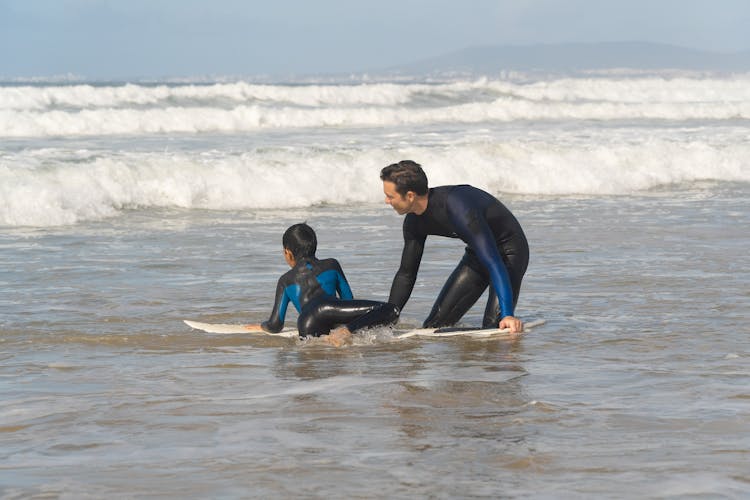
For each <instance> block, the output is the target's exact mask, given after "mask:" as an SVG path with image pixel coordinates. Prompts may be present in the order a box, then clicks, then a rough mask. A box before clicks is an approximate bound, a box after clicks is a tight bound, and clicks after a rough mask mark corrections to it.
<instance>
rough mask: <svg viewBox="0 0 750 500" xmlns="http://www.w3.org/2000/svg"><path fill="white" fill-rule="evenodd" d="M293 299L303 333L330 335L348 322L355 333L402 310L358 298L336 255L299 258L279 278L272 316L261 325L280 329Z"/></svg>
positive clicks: (389, 320)
mask: <svg viewBox="0 0 750 500" xmlns="http://www.w3.org/2000/svg"><path fill="white" fill-rule="evenodd" d="M337 294H338V297H337V296H336V295H337ZM290 302H291V303H292V304H293V305H294V307H295V308H296V309H297V312H299V318H298V319H297V329H298V330H299V334H300V336H301V337H304V336H308V335H312V336H316V337H317V336H319V335H326V334H328V333H329V332H330V331H331V329H333V328H334V327H336V326H337V325H345V326H346V327H347V328H348V329H349V331H350V332H352V333H354V332H355V331H356V330H360V329H362V328H367V327H373V326H380V325H386V324H390V323H393V322H395V321H396V319H397V318H398V314H399V310H398V308H396V306H394V305H393V304H388V303H385V302H377V301H374V300H354V299H353V296H352V290H351V288H350V287H349V283H348V282H347V281H346V277H345V276H344V271H343V270H342V269H341V265H339V263H338V261H337V260H336V259H324V260H318V259H316V258H315V257H306V258H301V259H299V261H298V262H297V263H296V264H295V266H294V267H293V268H292V269H291V270H290V271H288V272H287V273H285V274H284V275H283V276H281V278H279V283H278V285H276V300H275V302H274V305H273V311H271V317H270V318H269V319H268V321H264V322H263V323H262V324H261V327H262V328H263V329H264V330H265V331H267V332H271V333H276V332H280V331H281V329H282V328H283V327H284V317H285V316H286V311H287V307H288V306H289V303H290Z"/></svg>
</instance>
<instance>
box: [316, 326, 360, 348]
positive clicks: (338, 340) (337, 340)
mask: <svg viewBox="0 0 750 500" xmlns="http://www.w3.org/2000/svg"><path fill="white" fill-rule="evenodd" d="M321 338H322V339H323V341H324V342H326V343H328V344H331V345H332V346H334V347H341V346H342V345H345V344H351V343H352V332H350V331H349V329H348V328H347V327H345V326H340V327H339V328H336V329H335V330H332V331H331V333H329V334H328V335H324V336H322V337H321Z"/></svg>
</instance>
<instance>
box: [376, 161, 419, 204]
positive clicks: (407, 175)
mask: <svg viewBox="0 0 750 500" xmlns="http://www.w3.org/2000/svg"><path fill="white" fill-rule="evenodd" d="M380 180H381V181H389V182H392V183H394V184H395V185H396V192H397V193H398V194H400V195H401V196H404V195H405V194H406V193H408V192H409V191H414V192H415V193H416V194H418V195H419V196H424V195H426V194H427V174H425V173H424V170H422V166H421V165H420V164H419V163H417V162H415V161H411V160H402V161H400V162H398V163H393V164H391V165H388V166H387V167H385V168H384V169H383V170H381V171H380Z"/></svg>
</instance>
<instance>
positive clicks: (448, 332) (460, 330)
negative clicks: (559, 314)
mask: <svg viewBox="0 0 750 500" xmlns="http://www.w3.org/2000/svg"><path fill="white" fill-rule="evenodd" d="M183 322H184V323H185V324H186V325H188V326H189V327H191V328H195V329H196V330H201V331H204V332H207V333H220V334H238V333H249V334H261V335H269V336H271V337H283V338H294V337H298V336H299V332H298V331H297V330H295V329H294V328H285V329H283V330H282V331H280V332H279V333H268V332H267V331H265V330H249V329H248V328H247V327H245V325H229V324H224V323H201V322H199V321H190V320H187V319H185V320H183ZM544 323H545V320H543V319H538V320H535V321H530V322H528V323H525V324H524V329H523V332H521V334H524V333H527V332H528V331H529V330H531V329H532V328H534V327H537V326H540V325H543V324H544ZM460 335H463V336H469V337H492V336H511V335H512V336H516V335H520V334H511V333H510V330H509V329H507V328H503V329H499V328H495V329H481V328H476V327H444V328H416V329H414V330H407V331H405V332H394V334H393V338H394V339H408V338H411V337H421V338H440V337H457V336H460Z"/></svg>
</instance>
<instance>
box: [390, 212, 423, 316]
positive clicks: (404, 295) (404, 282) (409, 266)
mask: <svg viewBox="0 0 750 500" xmlns="http://www.w3.org/2000/svg"><path fill="white" fill-rule="evenodd" d="M426 239H427V237H426V236H419V235H415V234H413V233H412V232H411V231H410V230H409V228H408V227H407V224H404V250H403V252H402V253H401V265H400V266H399V268H398V271H397V272H396V276H395V277H394V278H393V284H392V285H391V294H390V295H389V297H388V302H389V303H391V304H394V305H395V306H396V307H398V309H399V311H401V310H403V308H404V305H406V302H407V301H408V300H409V297H410V296H411V292H412V290H413V289H414V283H415V282H416V281H417V273H418V272H419V264H420V262H421V261H422V253H423V252H424V243H425V240H426Z"/></svg>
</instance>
